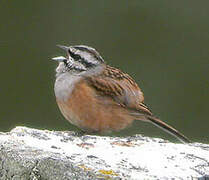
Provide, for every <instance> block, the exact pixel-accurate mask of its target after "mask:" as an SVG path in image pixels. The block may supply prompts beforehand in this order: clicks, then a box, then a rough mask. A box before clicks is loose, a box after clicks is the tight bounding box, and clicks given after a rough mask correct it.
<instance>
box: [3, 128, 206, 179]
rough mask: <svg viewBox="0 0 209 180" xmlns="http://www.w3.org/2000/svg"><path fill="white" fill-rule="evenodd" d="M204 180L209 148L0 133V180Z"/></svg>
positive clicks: (60, 134)
mask: <svg viewBox="0 0 209 180" xmlns="http://www.w3.org/2000/svg"><path fill="white" fill-rule="evenodd" d="M192 178H193V179H198V178H199V179H209V145H207V144H201V143H193V144H174V143H170V142H168V141H165V140H162V139H157V138H148V137H143V136H141V135H135V136H130V137H126V138H121V137H105V136H92V135H79V133H75V132H61V131H48V130H37V129H31V128H27V127H16V128H15V129H13V130H12V131H11V132H8V133H0V180H4V179H5V180H6V179H12V180H39V179H47V180H48V179H49V180H51V179H53V180H56V179H58V180H62V179H64V180H67V179H79V180H80V179H81V180H82V179H91V180H93V179H192Z"/></svg>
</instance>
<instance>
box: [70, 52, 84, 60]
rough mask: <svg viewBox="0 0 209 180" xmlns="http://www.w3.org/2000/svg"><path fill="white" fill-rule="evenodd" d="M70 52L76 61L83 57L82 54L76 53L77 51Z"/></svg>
mask: <svg viewBox="0 0 209 180" xmlns="http://www.w3.org/2000/svg"><path fill="white" fill-rule="evenodd" d="M69 54H70V56H71V57H72V58H73V59H74V60H76V61H78V60H79V59H81V56H80V55H78V54H75V53H73V52H71V51H69Z"/></svg>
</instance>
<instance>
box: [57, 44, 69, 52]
mask: <svg viewBox="0 0 209 180" xmlns="http://www.w3.org/2000/svg"><path fill="white" fill-rule="evenodd" d="M57 47H59V48H61V49H63V50H65V51H68V50H69V47H67V46H63V45H57Z"/></svg>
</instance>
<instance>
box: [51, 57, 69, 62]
mask: <svg viewBox="0 0 209 180" xmlns="http://www.w3.org/2000/svg"><path fill="white" fill-rule="evenodd" d="M52 60H54V61H58V62H63V61H64V60H67V58H65V57H63V56H59V57H54V58H52Z"/></svg>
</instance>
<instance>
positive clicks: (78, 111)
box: [52, 45, 191, 143]
mask: <svg viewBox="0 0 209 180" xmlns="http://www.w3.org/2000/svg"><path fill="white" fill-rule="evenodd" d="M57 46H58V47H59V48H61V49H63V50H64V51H65V52H66V55H65V56H59V57H54V58H52V59H53V60H54V61H57V62H58V66H57V68H56V80H55V84H54V92H55V97H56V102H57V104H58V107H59V109H60V111H61V113H62V115H63V116H64V117H65V119H67V120H68V121H69V122H70V123H71V124H73V125H75V126H77V127H78V128H80V129H81V130H83V131H84V132H87V133H101V134H103V133H110V132H113V131H116V132H117V131H120V130H122V129H125V128H126V127H129V126H130V125H131V124H132V122H133V121H134V120H136V121H144V122H150V123H152V124H154V125H155V126H157V127H159V128H161V129H163V130H164V131H166V132H168V133H170V134H171V135H173V136H174V137H176V138H177V139H178V140H179V141H181V142H182V143H190V142H191V141H190V140H189V139H188V138H187V137H186V136H184V135H183V134H182V133H180V132H179V131H177V130H176V129H175V128H173V127H172V126H170V125H168V124H167V123H165V122H163V121H162V120H160V119H159V118H157V117H155V116H154V115H153V113H152V112H151V110H150V109H149V108H148V107H147V105H145V103H144V94H143V92H142V90H141V89H140V88H139V86H138V85H137V83H136V82H135V81H134V79H133V78H132V77H131V76H130V75H128V74H127V73H124V72H122V71H121V70H120V69H118V68H114V67H112V66H110V65H108V64H106V62H105V61H104V59H103V58H102V56H101V55H100V54H99V52H98V51H97V50H95V49H94V48H92V47H89V46H86V45H74V46H63V45H57Z"/></svg>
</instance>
